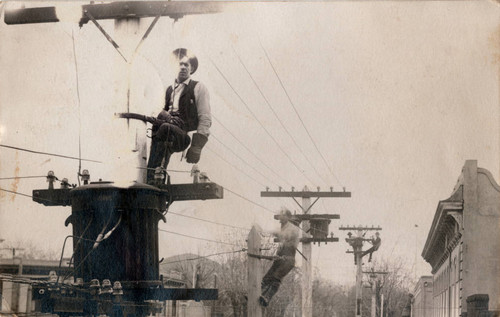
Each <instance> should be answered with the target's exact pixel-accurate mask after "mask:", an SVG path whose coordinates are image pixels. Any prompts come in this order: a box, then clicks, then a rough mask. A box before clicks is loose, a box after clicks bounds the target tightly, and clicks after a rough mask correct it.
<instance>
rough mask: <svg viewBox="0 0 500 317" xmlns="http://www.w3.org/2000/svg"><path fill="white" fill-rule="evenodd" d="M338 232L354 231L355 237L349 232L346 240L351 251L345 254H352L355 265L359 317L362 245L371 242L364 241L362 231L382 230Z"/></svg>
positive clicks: (360, 227) (359, 229)
mask: <svg viewBox="0 0 500 317" xmlns="http://www.w3.org/2000/svg"><path fill="white" fill-rule="evenodd" d="M339 230H351V231H356V236H354V237H353V235H352V233H351V232H349V233H348V234H347V235H348V236H349V238H346V239H345V240H346V242H347V243H349V245H350V246H351V247H352V251H349V250H348V251H347V253H354V264H355V265H356V317H361V308H362V302H363V269H362V265H363V263H362V262H363V243H364V242H365V241H371V239H366V238H365V237H364V236H365V234H366V232H365V234H363V231H368V230H382V228H380V227H373V226H372V227H362V226H358V227H340V228H339Z"/></svg>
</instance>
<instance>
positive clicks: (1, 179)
mask: <svg viewBox="0 0 500 317" xmlns="http://www.w3.org/2000/svg"><path fill="white" fill-rule="evenodd" d="M45 177H47V175H45V176H14V177H0V181H3V180H7V179H24V178H45Z"/></svg>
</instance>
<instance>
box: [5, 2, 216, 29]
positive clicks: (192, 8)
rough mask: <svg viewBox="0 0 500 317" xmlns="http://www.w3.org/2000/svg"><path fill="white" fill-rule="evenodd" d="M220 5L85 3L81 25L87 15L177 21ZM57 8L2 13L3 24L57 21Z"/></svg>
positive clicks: (187, 3) (201, 3) (210, 3)
mask: <svg viewBox="0 0 500 317" xmlns="http://www.w3.org/2000/svg"><path fill="white" fill-rule="evenodd" d="M223 6H224V3H222V2H199V1H117V2H112V3H104V4H87V5H83V6H81V17H80V20H79V24H80V26H82V25H83V24H86V23H88V22H89V21H90V18H89V16H87V15H86V14H85V13H84V12H88V13H90V14H91V15H92V16H93V17H94V18H95V19H96V20H104V19H122V18H147V17H156V16H158V15H161V16H168V17H170V18H172V19H175V20H177V19H179V18H182V17H183V16H185V15H190V14H206V13H217V12H221V11H222V9H223ZM61 18H62V17H61V16H58V13H57V7H38V8H23V9H13V10H9V9H8V8H7V9H6V10H5V16H4V21H5V23H6V24H29V23H47V22H59V21H60V20H61Z"/></svg>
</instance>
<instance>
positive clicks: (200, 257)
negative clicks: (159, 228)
mask: <svg viewBox="0 0 500 317" xmlns="http://www.w3.org/2000/svg"><path fill="white" fill-rule="evenodd" d="M246 251H247V249H245V248H243V249H241V250H235V251H228V252H219V253H214V254H209V255H203V256H199V257H196V258H189V259H183V260H176V261H171V262H165V263H160V264H173V263H179V262H184V261H194V260H199V259H206V258H208V257H211V256H216V255H222V254H230V253H238V252H246Z"/></svg>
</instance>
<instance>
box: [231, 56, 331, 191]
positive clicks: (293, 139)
mask: <svg viewBox="0 0 500 317" xmlns="http://www.w3.org/2000/svg"><path fill="white" fill-rule="evenodd" d="M231 47H232V49H233V51H234V54H236V56H237V57H238V60H239V61H240V63H241V65H242V66H243V68H244V69H245V71H246V72H247V74H248V76H249V77H250V79H251V80H252V82H253V84H254V85H255V87H256V88H257V90H258V91H259V93H260V95H261V96H262V98H263V99H264V101H265V102H266V105H267V107H268V108H269V109H270V110H271V112H272V113H273V115H274V117H275V118H276V120H278V122H279V123H280V125H281V127H282V128H283V130H285V132H286V134H288V136H289V137H290V139H292V141H293V144H295V146H296V147H297V148H298V149H299V151H300V153H301V154H302V155H303V156H304V158H305V159H306V160H307V162H308V163H309V165H311V166H312V168H313V169H314V171H315V172H316V174H317V175H318V176H319V178H321V179H322V180H323V182H325V184H327V185H328V182H327V181H325V179H324V178H323V176H322V175H321V174H320V173H319V172H318V170H317V169H316V166H314V165H313V163H312V162H311V160H310V159H309V157H308V156H307V155H306V154H305V153H304V151H303V150H302V148H301V147H300V146H299V145H298V143H297V140H296V139H295V138H294V137H293V136H292V134H291V133H290V130H289V129H288V128H287V127H286V125H285V124H284V123H283V121H282V120H281V119H280V117H279V116H278V114H277V113H276V111H275V110H274V108H273V107H272V106H271V104H270V103H269V100H268V99H267V97H266V96H265V95H264V92H262V89H260V86H259V85H258V84H257V82H256V81H255V78H254V77H253V76H252V74H251V73H250V71H249V70H248V68H247V66H246V65H245V63H244V62H243V60H242V59H241V56H240V55H239V54H238V52H237V51H236V49H235V48H234V46H231Z"/></svg>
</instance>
